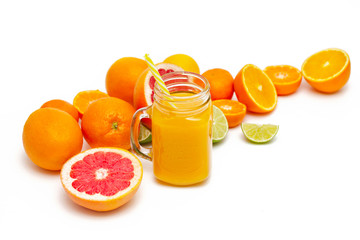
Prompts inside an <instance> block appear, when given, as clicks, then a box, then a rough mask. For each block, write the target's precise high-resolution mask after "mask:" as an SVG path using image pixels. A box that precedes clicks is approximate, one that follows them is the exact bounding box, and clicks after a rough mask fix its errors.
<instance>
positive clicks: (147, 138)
mask: <svg viewBox="0 0 360 240" xmlns="http://www.w3.org/2000/svg"><path fill="white" fill-rule="evenodd" d="M149 142H151V132H150V130H149V129H147V128H146V127H145V126H143V125H142V124H140V133H139V143H140V144H145V143H149Z"/></svg>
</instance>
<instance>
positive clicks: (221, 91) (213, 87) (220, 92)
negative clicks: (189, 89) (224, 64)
mask: <svg viewBox="0 0 360 240" xmlns="http://www.w3.org/2000/svg"><path fill="white" fill-rule="evenodd" d="M202 76H203V77H205V78H206V79H207V80H208V81H209V83H210V94H211V100H218V99H231V98H232V96H233V95H234V78H233V76H232V75H231V73H229V72H228V71H226V70H225V69H221V68H213V69H210V70H207V71H206V72H204V73H203V74H202Z"/></svg>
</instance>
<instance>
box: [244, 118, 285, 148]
mask: <svg viewBox="0 0 360 240" xmlns="http://www.w3.org/2000/svg"><path fill="white" fill-rule="evenodd" d="M241 128H242V131H243V133H244V135H245V137H246V138H247V139H248V140H250V141H252V142H255V143H266V142H268V141H270V140H271V139H273V137H275V135H276V134H277V132H278V130H279V125H273V124H263V125H261V124H253V123H242V124H241Z"/></svg>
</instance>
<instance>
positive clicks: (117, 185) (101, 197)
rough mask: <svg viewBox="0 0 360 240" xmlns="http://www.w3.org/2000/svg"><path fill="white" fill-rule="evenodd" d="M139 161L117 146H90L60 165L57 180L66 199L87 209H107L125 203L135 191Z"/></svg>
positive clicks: (141, 171) (139, 166) (139, 167)
mask: <svg viewBox="0 0 360 240" xmlns="http://www.w3.org/2000/svg"><path fill="white" fill-rule="evenodd" d="M142 175H143V168H142V165H141V162H140V161H139V159H138V158H137V157H135V156H134V155H133V154H131V153H130V152H128V151H126V150H123V149H120V148H92V149H89V150H86V151H84V152H82V153H79V154H77V155H75V156H74V157H72V158H70V159H69V160H68V161H67V162H66V163H65V164H64V165H63V167H62V170H61V173H60V179H61V183H62V185H63V187H64V189H65V191H66V193H67V194H68V195H69V197H70V199H71V200H73V201H74V202H75V203H77V204H79V205H80V206H83V207H85V208H88V209H92V210H95V211H109V210H113V209H116V208H118V207H120V206H121V205H123V204H125V203H127V202H128V201H129V200H130V199H131V198H132V197H133V196H134V194H135V193H136V191H137V190H138V188H139V186H140V183H141V179H142Z"/></svg>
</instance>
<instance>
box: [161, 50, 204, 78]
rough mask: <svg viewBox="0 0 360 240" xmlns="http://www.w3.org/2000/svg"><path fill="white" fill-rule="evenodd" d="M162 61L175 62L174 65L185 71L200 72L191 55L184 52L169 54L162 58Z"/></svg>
mask: <svg viewBox="0 0 360 240" xmlns="http://www.w3.org/2000/svg"><path fill="white" fill-rule="evenodd" d="M164 63H171V64H175V65H176V66H179V67H181V68H182V69H184V70H185V71H188V72H194V73H197V74H200V69H199V65H198V64H197V63H196V61H195V60H194V59H193V58H192V57H190V56H189V55H186V54H174V55H171V56H169V57H167V58H166V59H165V60H164Z"/></svg>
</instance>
